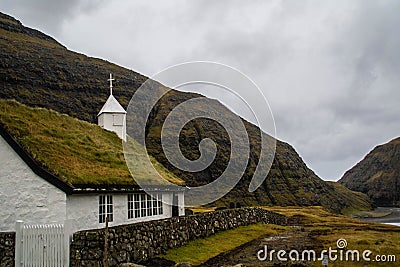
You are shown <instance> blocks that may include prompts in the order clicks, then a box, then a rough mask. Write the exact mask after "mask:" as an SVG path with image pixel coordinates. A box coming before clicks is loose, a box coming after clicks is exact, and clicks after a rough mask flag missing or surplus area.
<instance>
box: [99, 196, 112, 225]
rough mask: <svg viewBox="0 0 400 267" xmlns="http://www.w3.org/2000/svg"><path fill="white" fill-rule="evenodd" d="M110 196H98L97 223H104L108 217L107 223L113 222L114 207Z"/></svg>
mask: <svg viewBox="0 0 400 267" xmlns="http://www.w3.org/2000/svg"><path fill="white" fill-rule="evenodd" d="M113 205H114V204H113V196H112V195H100V196H99V223H105V222H106V216H108V222H112V221H113V220H114V206H113Z"/></svg>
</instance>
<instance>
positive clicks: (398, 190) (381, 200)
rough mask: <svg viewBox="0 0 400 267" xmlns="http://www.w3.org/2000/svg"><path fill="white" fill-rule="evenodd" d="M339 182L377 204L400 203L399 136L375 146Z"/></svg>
mask: <svg viewBox="0 0 400 267" xmlns="http://www.w3.org/2000/svg"><path fill="white" fill-rule="evenodd" d="M339 183H341V184H342V185H344V186H346V187H347V188H349V189H351V190H354V191H359V192H363V193H365V194H367V195H368V196H369V197H370V198H371V199H372V200H373V201H374V203H375V204H376V205H378V206H398V207H399V206H400V137H398V138H396V139H394V140H392V141H390V142H389V143H386V144H383V145H379V146H377V147H375V148H374V149H373V150H372V151H371V152H370V153H368V155H367V156H365V158H364V159H363V160H362V161H360V162H359V163H357V164H356V165H355V166H354V167H353V168H351V169H350V170H348V171H347V172H346V173H345V174H344V175H343V177H342V178H341V179H340V180H339Z"/></svg>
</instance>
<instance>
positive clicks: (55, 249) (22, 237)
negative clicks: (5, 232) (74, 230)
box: [15, 221, 70, 267]
mask: <svg viewBox="0 0 400 267" xmlns="http://www.w3.org/2000/svg"><path fill="white" fill-rule="evenodd" d="M69 229H70V227H69V223H68V222H65V223H64V224H37V225H33V224H24V223H23V222H22V221H17V223H16V235H15V266H16V267H67V266H69V246H70V242H69V241H70V232H69Z"/></svg>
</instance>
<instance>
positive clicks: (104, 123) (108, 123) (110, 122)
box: [98, 113, 126, 140]
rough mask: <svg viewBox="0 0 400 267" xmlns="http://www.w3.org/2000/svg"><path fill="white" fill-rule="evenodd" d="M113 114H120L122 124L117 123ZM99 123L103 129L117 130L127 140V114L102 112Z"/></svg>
mask: <svg viewBox="0 0 400 267" xmlns="http://www.w3.org/2000/svg"><path fill="white" fill-rule="evenodd" d="M113 116H120V117H121V118H120V120H121V121H122V124H121V125H115V124H114V117H113ZM98 125H99V126H101V127H102V128H103V129H106V130H109V131H113V132H115V133H116V134H117V135H118V136H119V138H121V139H122V140H126V114H123V113H102V114H100V116H99V117H98Z"/></svg>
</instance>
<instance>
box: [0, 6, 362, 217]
mask: <svg viewBox="0 0 400 267" xmlns="http://www.w3.org/2000/svg"><path fill="white" fill-rule="evenodd" d="M8 17H9V16H8V15H5V14H1V13H0V20H1V23H0V37H1V38H0V83H1V87H2V90H0V98H1V99H15V100H17V101H18V102H21V103H23V104H26V105H28V106H34V107H44V108H47V109H53V110H55V111H57V112H60V113H65V114H68V115H70V116H72V117H76V118H78V119H82V120H85V121H88V122H92V123H96V115H97V113H98V111H99V110H100V109H101V106H102V105H103V104H104V102H105V100H106V99H107V97H108V93H109V91H108V88H107V86H106V84H105V82H104V81H103V80H100V78H101V77H108V75H109V73H110V72H112V73H113V74H114V76H115V77H116V81H115V82H114V90H113V95H114V96H115V97H116V98H117V99H118V101H119V102H120V103H121V105H122V106H123V107H127V105H128V103H129V100H130V98H131V96H132V95H133V94H134V93H135V91H136V89H137V88H139V86H140V85H141V84H143V82H145V81H146V79H147V77H145V76H143V75H141V74H139V73H136V72H133V71H131V70H128V69H125V68H123V67H120V66H118V65H116V64H113V63H109V62H107V61H105V60H101V59H96V58H91V57H87V56H85V55H83V54H80V53H76V52H73V51H69V50H68V49H67V48H66V47H65V46H62V45H61V44H59V43H58V42H57V41H55V40H54V38H52V37H48V38H47V37H45V36H46V35H45V34H43V33H40V34H39V33H37V32H35V31H36V30H35V31H30V30H28V29H29V28H26V27H24V26H23V25H22V24H19V23H16V20H15V19H14V20H10V19H7V18H8ZM21 27H22V29H21ZM25 28H26V29H25ZM44 77H45V78H44ZM160 86H162V85H160ZM198 96H199V95H198V94H193V93H183V92H179V91H176V90H171V91H170V92H169V93H168V94H166V95H165V96H164V97H163V98H162V99H161V100H160V101H159V103H157V105H156V106H155V107H154V109H153V110H152V112H151V114H150V117H149V121H148V124H147V131H146V146H147V147H148V152H149V154H150V155H151V156H153V157H154V158H156V159H157V160H158V161H159V162H160V163H161V164H162V165H163V166H164V167H166V168H167V169H168V170H170V171H172V173H174V174H175V175H176V176H177V177H179V178H181V179H183V180H184V181H185V182H186V184H188V185H189V186H198V185H201V184H206V183H209V182H211V181H213V180H215V179H216V178H217V177H218V176H219V175H220V174H221V172H222V171H223V170H224V169H225V167H226V165H227V163H228V162H229V155H230V143H229V138H228V136H227V133H226V130H224V129H223V128H222V126H221V125H219V124H218V123H216V122H213V121H210V120H207V119H195V120H193V121H191V122H189V123H188V124H187V125H185V127H184V128H183V129H182V132H181V135H180V143H181V145H182V146H181V148H182V154H183V155H184V156H186V157H187V158H189V159H196V158H198V157H199V156H200V155H199V150H198V145H199V143H200V141H201V140H202V139H204V138H206V137H210V138H212V139H213V140H214V142H215V144H216V146H217V148H218V150H217V155H216V159H215V160H214V162H213V163H212V164H211V165H210V166H209V167H208V168H206V169H205V170H203V171H201V172H197V173H188V172H184V171H181V170H178V169H176V168H174V167H173V166H172V165H171V164H170V163H169V162H168V160H167V159H166V157H165V154H164V153H163V152H162V147H161V143H160V129H161V127H162V123H163V121H164V120H165V118H166V116H167V115H168V114H169V112H170V111H171V110H172V109H173V108H174V107H175V106H176V105H178V104H180V103H182V102H184V101H186V100H188V99H192V98H195V97H198ZM213 103H214V104H213V105H215V107H216V108H217V109H219V110H221V112H230V111H229V110H228V109H227V108H226V107H225V106H223V105H222V104H220V103H219V102H218V101H214V102H213ZM137 104H140V103H137ZM244 124H245V127H246V130H247V132H248V134H249V139H250V151H251V153H250V159H249V161H248V166H247V168H246V172H245V174H244V175H243V177H242V179H241V180H240V182H239V183H238V184H237V185H236V187H235V188H234V189H233V190H232V191H231V192H230V193H229V194H228V195H227V196H225V197H224V198H222V199H220V200H219V201H217V203H214V204H215V205H220V206H223V205H225V206H227V205H229V203H230V202H241V203H242V205H322V206H325V207H326V208H328V209H331V210H334V211H341V210H342V209H344V208H363V209H368V208H370V203H369V200H368V198H367V197H366V196H361V195H359V194H357V193H354V192H350V191H346V190H345V189H344V188H341V189H342V190H338V187H341V186H340V185H335V186H333V185H331V184H330V183H327V182H325V181H323V180H321V179H320V178H319V177H318V176H317V175H316V174H315V173H314V172H313V171H312V170H310V169H309V168H308V167H307V166H306V164H305V163H304V161H303V160H302V159H301V157H300V156H299V155H298V153H297V152H296V151H295V150H294V149H293V147H291V146H290V145H289V144H287V143H284V142H281V141H279V140H277V147H276V154H275V159H274V162H273V164H272V168H271V171H270V173H269V174H268V176H267V177H266V180H265V182H264V183H263V184H262V185H261V186H260V188H259V189H257V190H256V191H255V192H253V193H250V192H248V190H247V189H248V186H249V183H250V180H251V177H252V174H253V173H254V170H255V167H256V166H257V163H258V159H259V151H260V135H261V134H262V133H261V132H260V130H259V128H258V127H256V126H254V125H252V124H251V123H249V122H246V121H244Z"/></svg>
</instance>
